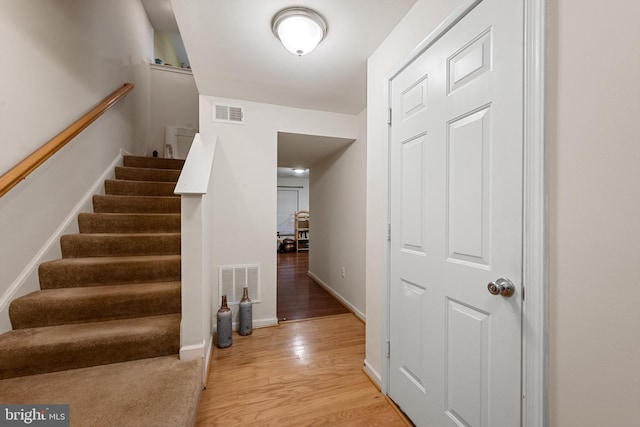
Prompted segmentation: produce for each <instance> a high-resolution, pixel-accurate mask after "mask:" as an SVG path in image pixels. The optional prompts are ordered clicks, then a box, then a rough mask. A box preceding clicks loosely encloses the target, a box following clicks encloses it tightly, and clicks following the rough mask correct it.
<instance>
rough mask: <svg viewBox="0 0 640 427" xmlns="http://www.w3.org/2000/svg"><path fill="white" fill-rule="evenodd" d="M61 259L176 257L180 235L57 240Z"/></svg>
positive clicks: (81, 236) (87, 236) (88, 236)
mask: <svg viewBox="0 0 640 427" xmlns="http://www.w3.org/2000/svg"><path fill="white" fill-rule="evenodd" d="M60 247H61V248H62V257H63V258H81V257H103V256H131V255H180V234H179V233H173V234H161V233H158V234H157V235H153V234H151V235H143V236H139V235H135V234H134V235H131V236H127V235H122V234H119V235H110V234H104V235H102V234H98V235H96V234H72V235H66V236H62V238H61V239H60Z"/></svg>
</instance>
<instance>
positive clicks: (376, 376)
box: [362, 359, 382, 389]
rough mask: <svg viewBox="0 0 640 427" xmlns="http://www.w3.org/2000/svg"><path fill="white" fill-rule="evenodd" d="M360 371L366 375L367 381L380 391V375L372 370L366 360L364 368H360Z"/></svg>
mask: <svg viewBox="0 0 640 427" xmlns="http://www.w3.org/2000/svg"><path fill="white" fill-rule="evenodd" d="M362 370H363V371H364V373H365V374H367V376H368V377H369V379H370V380H371V381H373V383H374V384H376V385H377V386H378V388H379V389H382V375H380V373H379V372H378V371H376V370H375V369H373V367H372V366H371V365H370V364H369V361H368V360H367V359H364V366H363V367H362Z"/></svg>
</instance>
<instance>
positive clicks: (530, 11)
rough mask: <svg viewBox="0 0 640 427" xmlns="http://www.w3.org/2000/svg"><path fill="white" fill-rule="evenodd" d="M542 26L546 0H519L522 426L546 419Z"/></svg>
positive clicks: (540, 424) (540, 425) (539, 425)
mask: <svg viewBox="0 0 640 427" xmlns="http://www.w3.org/2000/svg"><path fill="white" fill-rule="evenodd" d="M545 28H546V0H525V42H524V43H525V51H524V61H525V62H524V73H525V74H524V86H525V88H524V89H525V91H524V188H523V190H524V198H523V202H524V206H523V209H524V229H523V237H524V239H523V270H522V279H523V284H524V286H525V289H526V293H525V300H524V302H523V307H522V309H523V322H522V324H523V330H522V333H523V348H522V351H523V353H522V378H523V385H522V391H523V403H522V425H523V426H526V427H546V426H547V425H548V423H549V411H548V401H547V396H548V395H547V392H548V378H549V374H548V280H547V279H548V263H547V256H548V249H547V248H548V246H547V203H546V200H547V183H546V176H545V137H544V135H545V66H546V54H545V46H546V35H545ZM525 320H526V321H525Z"/></svg>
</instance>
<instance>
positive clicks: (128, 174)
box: [116, 166, 180, 182]
mask: <svg viewBox="0 0 640 427" xmlns="http://www.w3.org/2000/svg"><path fill="white" fill-rule="evenodd" d="M179 177H180V171H174V170H168V169H144V168H128V167H119V166H118V167H116V179H125V180H129V181H158V182H178V178H179Z"/></svg>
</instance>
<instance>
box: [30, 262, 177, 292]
mask: <svg viewBox="0 0 640 427" xmlns="http://www.w3.org/2000/svg"><path fill="white" fill-rule="evenodd" d="M166 258H169V259H166V260H163V261H152V260H143V261H138V260H136V261H133V262H129V261H124V260H123V261H118V262H98V261H96V262H91V263H83V264H66V263H63V262H57V261H52V262H46V263H42V264H40V267H39V268H38V273H39V276H40V288H41V289H59V288H74V287H84V286H99V285H117V284H127V283H145V282H170V281H177V280H180V257H179V256H168V257H166ZM94 260H100V258H94ZM62 261H64V260H62Z"/></svg>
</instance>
